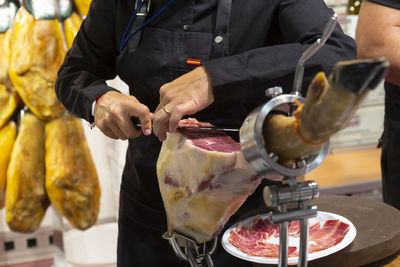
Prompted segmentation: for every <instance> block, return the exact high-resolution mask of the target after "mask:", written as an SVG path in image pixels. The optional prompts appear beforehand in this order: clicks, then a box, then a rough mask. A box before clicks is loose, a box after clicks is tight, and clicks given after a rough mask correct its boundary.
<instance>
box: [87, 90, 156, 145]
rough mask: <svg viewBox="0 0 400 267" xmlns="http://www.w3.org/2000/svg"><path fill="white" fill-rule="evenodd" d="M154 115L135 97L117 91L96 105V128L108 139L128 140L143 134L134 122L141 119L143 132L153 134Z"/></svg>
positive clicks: (111, 92) (108, 93)
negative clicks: (134, 119)
mask: <svg viewBox="0 0 400 267" xmlns="http://www.w3.org/2000/svg"><path fill="white" fill-rule="evenodd" d="M152 116H153V114H152V113H150V111H149V108H148V107H147V106H145V105H143V104H141V103H140V102H139V101H138V100H137V99H136V98H135V97H134V96H130V95H123V94H121V93H118V92H116V91H110V92H107V93H105V94H104V95H103V96H102V97H101V98H100V99H99V100H98V101H97V103H96V105H95V109H94V121H95V124H96V126H97V127H98V128H99V129H100V130H101V131H102V132H103V133H104V134H105V135H106V136H108V137H110V138H113V139H122V140H126V139H128V138H136V137H138V136H139V135H140V134H141V132H140V129H137V128H136V127H135V125H134V124H133V122H132V118H133V117H136V118H139V120H140V123H141V125H142V132H143V133H144V134H145V135H150V134H151V120H152Z"/></svg>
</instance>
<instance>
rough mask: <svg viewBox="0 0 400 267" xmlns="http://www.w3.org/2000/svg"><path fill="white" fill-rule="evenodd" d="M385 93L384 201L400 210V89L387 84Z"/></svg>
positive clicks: (383, 140) (383, 136)
mask: <svg viewBox="0 0 400 267" xmlns="http://www.w3.org/2000/svg"><path fill="white" fill-rule="evenodd" d="M385 92H386V94H385V121H384V132H383V135H382V155H381V168H382V191H383V201H384V202H385V203H387V204H389V205H391V206H393V207H395V208H397V209H399V210H400V164H399V159H400V87H399V86H395V85H393V84H391V83H388V82H386V83H385Z"/></svg>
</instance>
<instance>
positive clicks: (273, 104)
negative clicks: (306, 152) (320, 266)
mask: <svg viewBox="0 0 400 267" xmlns="http://www.w3.org/2000/svg"><path fill="white" fill-rule="evenodd" d="M336 23H337V16H336V15H333V16H332V17H331V18H330V19H329V21H328V23H327V25H326V27H325V29H324V31H323V34H322V37H321V38H319V39H318V40H317V41H316V42H315V43H314V44H313V45H312V46H311V47H310V48H308V49H307V50H306V51H305V52H304V53H303V55H302V56H301V58H300V60H299V62H298V64H297V67H296V73H295V79H294V85H293V92H292V93H291V94H282V88H280V87H273V88H269V89H267V91H266V95H267V96H268V97H272V99H271V100H269V101H268V102H267V103H266V104H265V105H263V106H261V107H259V108H257V109H256V110H255V111H253V112H252V113H251V114H250V115H249V116H247V118H246V119H245V121H244V123H243V125H242V127H241V128H240V144H241V148H242V152H243V155H244V157H245V159H246V160H247V161H248V162H249V163H250V165H251V166H252V167H253V168H254V170H255V171H256V172H258V173H259V174H261V175H264V176H265V177H279V176H282V175H283V176H284V179H283V181H282V185H279V186H269V187H265V188H264V192H263V196H264V202H265V204H266V205H267V206H268V207H269V208H273V209H275V211H274V212H270V214H269V219H270V221H271V222H272V223H279V232H280V236H279V261H278V266H280V267H282V266H287V265H288V222H290V221H294V220H299V221H300V245H299V258H298V265H297V266H299V267H306V266H307V256H308V234H309V228H308V218H310V217H315V216H316V215H317V208H316V207H309V203H308V202H309V201H310V200H312V199H314V198H317V197H318V196H319V192H318V185H317V183H316V182H314V181H306V182H298V181H297V178H296V177H299V176H303V175H305V174H306V173H309V172H311V171H313V170H314V169H315V168H316V167H318V166H319V165H320V164H321V163H322V161H323V160H324V158H325V157H326V155H327V152H328V148H329V142H326V143H325V144H324V145H323V146H322V149H321V151H320V152H319V154H317V155H310V156H308V157H305V158H304V159H298V160H297V161H296V163H295V164H294V166H293V167H285V166H283V165H280V164H279V163H278V162H277V161H278V159H279V158H278V156H277V155H276V154H274V153H268V152H267V151H266V149H265V142H267V141H268V140H265V139H264V137H263V125H264V122H265V120H266V118H267V116H268V115H269V114H270V112H272V111H276V110H279V111H282V110H286V111H289V112H288V113H289V115H293V112H294V109H295V106H296V104H295V102H297V101H298V102H300V103H304V102H305V99H304V98H303V97H302V96H301V93H300V90H301V84H302V81H303V73H304V63H305V61H306V60H307V59H309V58H310V57H311V56H312V55H314V54H315V53H316V52H317V51H318V50H319V49H320V48H321V47H322V46H323V44H324V43H325V42H326V40H327V39H328V38H329V36H330V35H331V34H332V31H333V29H334V27H335V25H336Z"/></svg>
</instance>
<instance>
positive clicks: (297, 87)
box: [292, 14, 338, 95]
mask: <svg viewBox="0 0 400 267" xmlns="http://www.w3.org/2000/svg"><path fill="white" fill-rule="evenodd" d="M337 20H338V17H337V15H336V14H333V15H332V17H330V19H329V20H328V23H327V24H326V26H325V29H324V31H323V32H322V36H321V38H318V40H317V41H316V42H315V43H313V44H312V45H311V46H310V47H309V48H308V49H307V50H306V51H304V53H303V55H302V56H301V58H300V60H299V62H298V63H297V67H296V72H295V75H294V82H293V92H292V94H295V95H301V92H300V91H301V85H302V83H303V75H304V63H305V62H306V61H307V60H308V59H309V58H310V57H312V56H313V55H314V54H315V53H316V52H317V51H318V50H319V49H320V48H321V47H322V46H323V45H324V44H325V42H326V40H328V38H329V37H330V36H331V34H332V32H333V30H334V28H335V25H336V23H337Z"/></svg>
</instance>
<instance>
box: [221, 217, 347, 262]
mask: <svg viewBox="0 0 400 267" xmlns="http://www.w3.org/2000/svg"><path fill="white" fill-rule="evenodd" d="M272 229H273V230H272ZM349 229H350V226H349V225H348V224H347V223H344V222H341V221H339V220H327V221H325V223H323V225H322V227H321V223H320V222H315V223H313V224H312V225H310V226H309V251H308V253H313V252H317V251H321V250H324V249H327V248H330V247H333V246H335V245H337V244H338V243H340V242H341V241H342V240H343V238H344V237H345V236H346V234H347V232H348V231H349ZM288 233H289V238H290V237H292V238H294V237H299V236H300V223H299V221H292V222H290V223H289V227H288ZM276 238H279V226H278V224H272V223H271V222H270V221H269V220H268V219H262V218H261V217H259V216H256V217H255V218H253V219H252V221H251V222H250V223H249V224H248V225H240V226H237V227H236V228H235V229H234V230H232V231H231V232H230V235H229V237H228V240H229V242H230V243H231V244H232V245H233V246H235V247H236V248H237V249H239V250H240V251H242V252H243V253H246V254H248V255H251V256H260V257H274V258H277V257H278V256H279V245H278V244H276ZM271 239H274V240H273V241H271ZM274 242H275V243H274ZM298 255H299V251H298V249H297V247H294V246H289V247H288V256H289V257H297V256H298Z"/></svg>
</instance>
